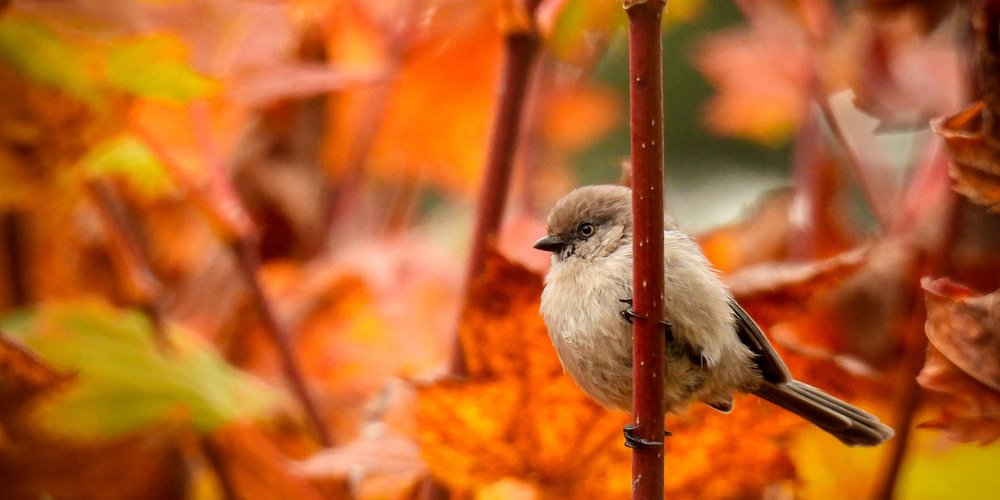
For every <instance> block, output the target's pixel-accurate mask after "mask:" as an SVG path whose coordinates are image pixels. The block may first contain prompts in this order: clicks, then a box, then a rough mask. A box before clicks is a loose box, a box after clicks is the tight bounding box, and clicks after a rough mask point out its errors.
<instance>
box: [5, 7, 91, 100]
mask: <svg viewBox="0 0 1000 500" xmlns="http://www.w3.org/2000/svg"><path fill="white" fill-rule="evenodd" d="M88 59H89V56H88V54H87V51H86V49H84V48H81V46H79V45H74V44H70V43H67V42H66V41H65V40H63V39H61V38H59V37H58V36H56V35H55V34H54V33H53V32H52V31H50V30H49V29H48V28H47V27H45V26H44V25H42V24H41V23H39V22H36V21H32V20H27V19H20V18H17V17H13V16H6V17H0V60H2V61H6V62H7V63H8V64H10V65H11V66H13V67H14V69H16V70H17V71H18V72H20V73H21V74H23V75H25V76H26V77H28V78H29V79H31V80H34V81H36V82H39V83H41V84H43V85H48V86H51V87H55V88H57V89H59V90H62V91H64V92H66V93H67V94H69V95H72V96H73V97H76V98H79V99H81V100H83V101H86V102H87V103H89V104H92V105H93V104H97V103H98V102H99V101H100V94H99V91H98V87H97V85H96V84H95V82H94V75H93V72H92V71H91V68H90V67H89V65H88Z"/></svg>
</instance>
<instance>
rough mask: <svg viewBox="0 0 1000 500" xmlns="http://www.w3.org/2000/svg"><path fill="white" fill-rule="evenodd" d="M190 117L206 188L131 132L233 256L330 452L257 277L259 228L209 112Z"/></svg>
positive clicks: (165, 151)
mask: <svg viewBox="0 0 1000 500" xmlns="http://www.w3.org/2000/svg"><path fill="white" fill-rule="evenodd" d="M202 104H203V103H202ZM188 112H189V115H190V116H189V119H190V122H191V127H192V130H193V132H194V135H195V136H196V137H197V138H198V139H199V140H200V142H201V144H200V147H201V149H202V151H201V153H202V156H203V159H204V161H205V162H206V163H207V170H208V175H207V176H206V177H207V184H208V187H207V188H206V187H204V186H202V185H200V183H199V182H196V181H195V180H194V179H193V178H192V177H191V174H190V173H189V172H188V171H187V169H185V167H184V165H183V164H182V163H181V162H180V160H179V159H178V158H177V157H176V156H175V155H174V154H173V152H172V151H171V150H170V148H169V147H167V145H165V144H163V143H161V142H160V141H159V140H158V139H157V138H156V137H155V136H154V135H153V134H150V133H148V131H146V130H144V129H142V128H137V129H136V130H135V131H134V132H135V133H136V134H137V135H138V136H139V137H140V138H141V139H142V140H143V142H144V143H145V144H146V146H147V147H149V149H150V150H151V151H153V153H154V154H156V156H157V157H159V158H160V160H161V161H163V163H164V164H165V165H166V167H167V170H169V171H170V173H171V174H172V175H173V176H174V178H175V179H176V180H177V181H178V183H180V184H181V185H182V186H184V187H185V188H186V189H187V191H188V195H189V196H190V198H191V200H192V201H193V202H194V204H195V205H196V206H197V207H198V208H199V209H200V210H201V211H202V213H204V214H205V216H206V218H207V219H208V220H209V222H210V223H211V224H212V225H213V226H214V227H215V229H216V231H217V232H218V233H219V235H220V237H221V238H222V239H223V240H224V241H225V242H226V244H227V245H228V246H229V248H230V249H231V250H232V251H233V253H234V255H235V257H236V261H237V267H238V269H239V271H240V273H241V275H242V277H243V279H244V281H245V282H246V283H247V285H248V287H249V288H250V292H251V294H252V298H253V301H254V305H255V306H256V310H257V312H258V314H260V316H261V319H262V320H263V322H264V329H265V333H267V335H268V336H269V337H270V338H271V341H272V342H274V345H275V349H276V350H277V351H278V356H279V357H280V359H281V367H282V371H283V372H284V375H285V377H286V378H287V379H288V382H289V384H291V386H292V391H293V393H294V395H295V397H296V400H297V401H298V403H299V405H300V406H301V407H302V409H303V410H304V411H305V413H306V417H307V418H308V420H309V423H310V425H311V426H312V427H313V430H314V432H315V433H316V437H317V439H318V440H319V442H320V444H322V445H323V446H325V447H329V446H330V445H331V444H332V440H331V438H330V433H329V430H328V429H327V426H326V424H325V422H324V421H323V419H322V418H321V417H320V413H319V410H318V408H317V405H316V402H315V401H314V400H313V398H312V395H311V394H309V391H308V390H307V388H306V382H305V376H304V375H303V374H302V368H301V367H300V365H299V361H298V358H297V357H296V354H295V352H294V351H293V345H292V343H291V341H290V334H289V332H288V329H287V328H286V327H285V325H283V324H282V323H281V322H280V321H279V320H278V318H277V316H276V315H275V313H274V308H273V306H272V305H271V301H270V299H269V298H268V297H267V294H266V293H265V292H264V287H263V284H262V282H261V280H260V276H259V275H258V270H259V267H260V262H259V258H258V255H257V254H256V246H255V244H256V242H257V238H258V236H257V228H256V226H255V225H254V223H253V221H252V220H250V216H249V215H248V214H247V210H246V208H245V207H244V206H243V202H242V200H240V199H239V196H238V195H237V194H236V188H235V187H234V186H233V184H232V179H230V177H229V175H228V173H227V172H226V170H225V168H224V167H223V165H222V162H221V160H220V159H219V158H218V155H217V152H216V151H215V148H214V147H213V146H212V144H211V141H210V138H211V131H210V127H209V126H208V122H209V117H208V116H207V112H208V111H207V109H206V108H205V107H204V106H203V105H201V106H199V105H197V104H196V105H193V106H192V107H191V108H189V110H188Z"/></svg>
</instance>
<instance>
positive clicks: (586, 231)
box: [576, 222, 594, 236]
mask: <svg viewBox="0 0 1000 500" xmlns="http://www.w3.org/2000/svg"><path fill="white" fill-rule="evenodd" d="M576 230H577V231H578V232H579V233H580V234H581V235H583V236H590V235H592V234H594V225H593V224H591V223H589V222H584V223H582V224H580V225H579V226H578V227H577V228H576Z"/></svg>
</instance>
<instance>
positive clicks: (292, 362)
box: [229, 238, 333, 447]
mask: <svg viewBox="0 0 1000 500" xmlns="http://www.w3.org/2000/svg"><path fill="white" fill-rule="evenodd" d="M229 247H230V249H231V250H232V251H233V254H234V255H235V256H236V261H237V267H238V268H239V270H240V274H241V275H242V276H243V280H244V281H245V282H246V284H247V286H248V287H249V288H250V294H251V296H252V298H253V301H254V305H255V306H256V309H257V312H258V313H259V314H260V317H261V320H263V321H264V328H265V330H266V331H267V333H268V335H269V336H270V337H271V341H272V342H274V343H275V345H276V346H277V351H278V356H280V358H281V369H282V371H283V372H284V374H285V378H287V379H288V382H289V384H291V386H292V391H293V392H294V393H295V398H296V399H297V400H298V401H299V404H301V405H302V409H303V410H305V412H306V416H307V417H308V418H309V422H310V423H311V424H312V426H313V429H314V430H315V431H316V437H317V438H319V441H320V443H321V444H322V445H323V446H325V447H330V446H331V445H332V444H333V440H332V439H331V438H330V433H329V431H328V430H327V428H326V425H325V424H324V423H323V419H322V418H321V417H320V414H319V410H318V409H317V406H316V403H315V401H314V400H313V398H312V396H311V395H310V394H309V390H308V388H307V387H306V381H305V377H304V376H303V374H302V367H301V366H300V365H299V359H298V357H297V356H296V355H295V347H294V346H293V345H292V342H291V333H290V332H289V331H288V329H287V328H286V327H285V325H284V323H282V322H281V321H279V320H278V316H277V314H275V311H274V306H273V305H272V303H271V300H270V299H269V298H268V297H267V293H266V292H265V291H264V285H263V283H262V282H261V280H260V273H259V272H258V271H259V269H260V262H259V259H258V257H257V247H256V245H255V244H254V241H253V240H252V239H250V238H241V239H238V240H235V241H232V242H230V244H229Z"/></svg>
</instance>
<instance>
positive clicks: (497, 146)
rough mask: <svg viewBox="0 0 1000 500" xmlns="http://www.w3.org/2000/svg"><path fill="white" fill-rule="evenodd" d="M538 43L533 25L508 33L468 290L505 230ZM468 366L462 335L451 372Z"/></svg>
mask: <svg viewBox="0 0 1000 500" xmlns="http://www.w3.org/2000/svg"><path fill="white" fill-rule="evenodd" d="M539 3H540V2H539V1H529V2H528V5H527V6H526V12H527V13H528V15H529V17H530V18H532V19H533V18H534V14H535V10H536V9H537V7H538V4H539ZM539 46H540V42H539V39H538V34H537V33H536V32H535V31H534V27H531V28H530V29H528V30H519V31H512V32H510V33H508V34H507V35H506V36H505V37H504V53H503V65H502V69H501V74H500V89H499V96H498V98H497V107H496V111H495V114H494V116H493V130H492V132H491V134H490V142H489V150H488V151H487V155H486V168H485V173H484V174H483V181H482V184H481V187H480V190H479V207H478V209H477V212H476V227H475V229H474V232H473V235H472V244H471V248H470V251H469V263H468V268H467V271H466V278H465V283H466V285H465V289H466V290H468V288H469V285H471V284H472V282H474V281H475V280H476V278H478V277H479V275H480V274H481V273H482V271H483V265H484V264H485V260H486V249H487V248H489V247H490V246H491V245H493V244H495V243H496V239H497V234H498V233H499V232H500V222H501V221H502V220H503V213H504V209H505V208H506V205H507V193H508V192H509V191H510V178H511V170H512V166H513V164H514V153H515V152H516V151H517V139H518V137H519V135H520V131H521V123H522V116H523V114H524V113H523V110H524V104H525V101H526V97H527V89H528V82H529V81H530V80H531V74H532V69H533V68H534V66H535V61H536V60H537V59H538V49H539ZM466 372H467V366H466V363H465V353H463V352H462V348H461V343H460V341H458V340H456V345H455V348H454V350H453V355H452V362H451V373H452V374H455V375H464V374H465V373H466Z"/></svg>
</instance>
